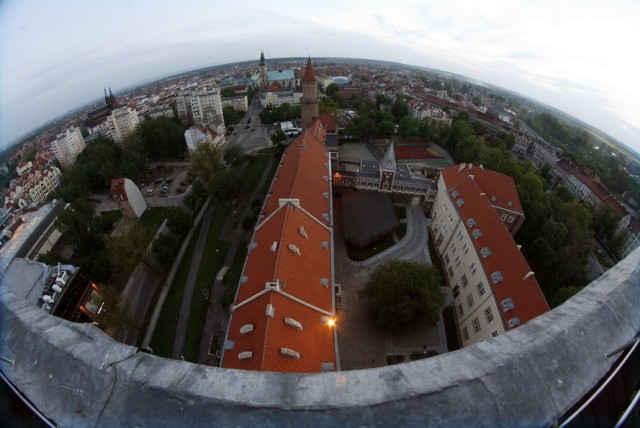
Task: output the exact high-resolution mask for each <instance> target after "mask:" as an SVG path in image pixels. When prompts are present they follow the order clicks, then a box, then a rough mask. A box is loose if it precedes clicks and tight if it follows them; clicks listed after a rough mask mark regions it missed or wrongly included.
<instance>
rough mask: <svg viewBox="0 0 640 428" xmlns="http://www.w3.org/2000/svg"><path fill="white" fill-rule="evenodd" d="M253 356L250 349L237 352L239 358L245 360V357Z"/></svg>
mask: <svg viewBox="0 0 640 428" xmlns="http://www.w3.org/2000/svg"><path fill="white" fill-rule="evenodd" d="M251 357H253V352H251V351H243V352H240V353H239V354H238V359H239V360H246V359H247V358H251Z"/></svg>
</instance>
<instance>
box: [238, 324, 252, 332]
mask: <svg viewBox="0 0 640 428" xmlns="http://www.w3.org/2000/svg"><path fill="white" fill-rule="evenodd" d="M252 331H253V324H245V325H243V326H242V327H240V334H246V333H250V332H252Z"/></svg>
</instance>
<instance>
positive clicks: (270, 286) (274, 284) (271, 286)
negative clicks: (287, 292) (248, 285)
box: [265, 280, 282, 290]
mask: <svg viewBox="0 0 640 428" xmlns="http://www.w3.org/2000/svg"><path fill="white" fill-rule="evenodd" d="M280 285H282V284H281V282H280V280H276V281H275V282H266V283H265V288H266V289H267V290H279V289H280Z"/></svg>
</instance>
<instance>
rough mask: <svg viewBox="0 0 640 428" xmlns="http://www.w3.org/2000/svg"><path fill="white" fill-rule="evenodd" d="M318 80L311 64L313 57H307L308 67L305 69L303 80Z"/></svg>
mask: <svg viewBox="0 0 640 428" xmlns="http://www.w3.org/2000/svg"><path fill="white" fill-rule="evenodd" d="M315 80H316V75H315V73H314V72H313V65H312V64H311V57H309V58H308V59H307V68H305V69H304V74H303V75H302V81H303V82H313V81H315Z"/></svg>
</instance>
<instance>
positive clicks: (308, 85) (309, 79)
mask: <svg viewBox="0 0 640 428" xmlns="http://www.w3.org/2000/svg"><path fill="white" fill-rule="evenodd" d="M300 105H301V109H302V129H307V128H309V127H310V126H311V123H313V121H314V120H316V118H317V117H318V86H317V82H316V76H315V74H314V73H313V65H311V57H309V59H307V68H306V69H305V70H304V74H303V75H302V99H301V100H300Z"/></svg>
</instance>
